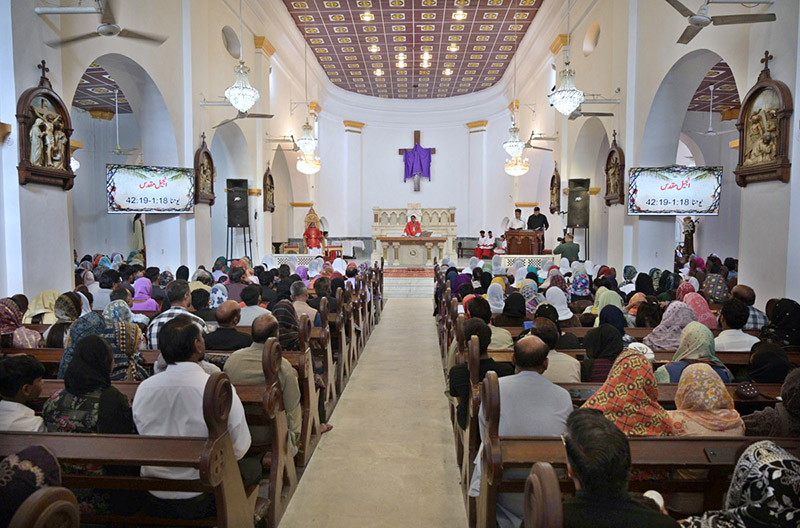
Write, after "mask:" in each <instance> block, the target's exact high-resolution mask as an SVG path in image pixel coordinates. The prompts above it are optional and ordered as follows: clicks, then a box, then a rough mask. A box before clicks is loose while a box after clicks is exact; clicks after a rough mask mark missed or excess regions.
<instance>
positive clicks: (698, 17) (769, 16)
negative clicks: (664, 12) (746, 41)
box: [666, 0, 776, 44]
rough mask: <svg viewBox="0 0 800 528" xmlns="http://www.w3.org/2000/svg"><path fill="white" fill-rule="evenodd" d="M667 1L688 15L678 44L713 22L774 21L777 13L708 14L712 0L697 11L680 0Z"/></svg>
mask: <svg viewBox="0 0 800 528" xmlns="http://www.w3.org/2000/svg"><path fill="white" fill-rule="evenodd" d="M666 2H667V3H668V4H669V5H671V6H672V7H674V8H675V10H676V11H677V12H678V13H680V14H681V15H683V16H684V17H686V18H687V19H688V22H689V26H688V27H687V28H686V29H685V30H683V33H682V34H681V36H680V38H679V39H678V44H688V43H689V42H691V40H692V39H693V38H695V37H696V36H697V34H698V33H700V31H701V30H702V29H703V28H704V27H706V26H709V25H711V24H713V25H715V26H723V25H731V24H753V23H756V22H774V21H775V20H776V17H775V13H762V14H754V15H721V16H708V4H709V2H710V0H705V1H704V2H703V5H702V6H701V7H700V9H699V10H698V11H697V13H695V12H693V11H692V10H691V9H689V8H688V7H686V6H685V5H683V4H682V3H681V1H680V0H666Z"/></svg>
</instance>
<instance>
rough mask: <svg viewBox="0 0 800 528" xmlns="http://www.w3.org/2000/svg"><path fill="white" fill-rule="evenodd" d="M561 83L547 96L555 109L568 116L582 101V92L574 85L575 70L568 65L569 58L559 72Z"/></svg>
mask: <svg viewBox="0 0 800 528" xmlns="http://www.w3.org/2000/svg"><path fill="white" fill-rule="evenodd" d="M559 77H560V78H561V84H560V85H559V86H558V88H557V89H556V90H555V91H554V92H553V93H551V94H550V95H548V96H547V98H548V99H549V100H550V104H551V105H553V106H554V107H555V109H556V110H558V111H559V112H561V113H562V114H564V115H565V116H568V115H570V114H572V112H574V111H575V110H576V109H577V108H578V107H579V106H580V105H581V103H582V102H583V99H584V96H583V92H582V91H580V90H578V89H577V88H576V87H575V70H572V69H571V68H570V67H569V60H567V61H565V62H564V69H563V70H561V72H560V73H559Z"/></svg>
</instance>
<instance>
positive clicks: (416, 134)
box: [397, 130, 436, 192]
mask: <svg viewBox="0 0 800 528" xmlns="http://www.w3.org/2000/svg"><path fill="white" fill-rule="evenodd" d="M417 144H421V143H420V131H419V130H415V131H414V145H415V146H416V145H417ZM411 148H412V149H413V148H414V147H413V146H412V147H411ZM406 150H411V149H404V148H401V149H397V153H398V154H400V155H401V156H403V155H404V154H405V153H406ZM430 151H431V155H433V154H436V149H435V148H431V149H430ZM419 183H420V177H419V174H415V175H414V192H419Z"/></svg>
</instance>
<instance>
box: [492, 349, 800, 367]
mask: <svg viewBox="0 0 800 528" xmlns="http://www.w3.org/2000/svg"><path fill="white" fill-rule="evenodd" d="M559 352H563V353H564V354H567V355H569V356H572V357H574V358H576V359H578V360H582V359H584V358H585V357H586V350H584V349H582V348H573V349H565V350H559ZM715 354H716V356H717V358H718V359H719V360H720V361H722V363H723V364H725V365H726V366H728V367H738V366H743V365H749V364H750V352H728V351H725V350H720V351H718V352H716V353H715ZM513 355H514V351H513V350H489V356H491V357H492V358H493V359H494V360H495V361H502V362H505V363H510V362H511V358H512V356H513ZM653 355H654V356H655V359H654V360H653V364H654V365H663V364H666V363H669V362H671V361H672V357H673V356H674V355H675V351H674V350H658V351H654V352H653ZM787 356H788V358H789V361H790V362H791V363H794V364H795V365H800V353H798V352H795V351H789V352H787Z"/></svg>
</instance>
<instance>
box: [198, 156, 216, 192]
mask: <svg viewBox="0 0 800 528" xmlns="http://www.w3.org/2000/svg"><path fill="white" fill-rule="evenodd" d="M213 171H214V169H213V168H212V166H211V160H210V159H209V157H208V156H203V160H202V161H201V162H200V182H199V183H200V192H203V193H207V194H214V172H213Z"/></svg>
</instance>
